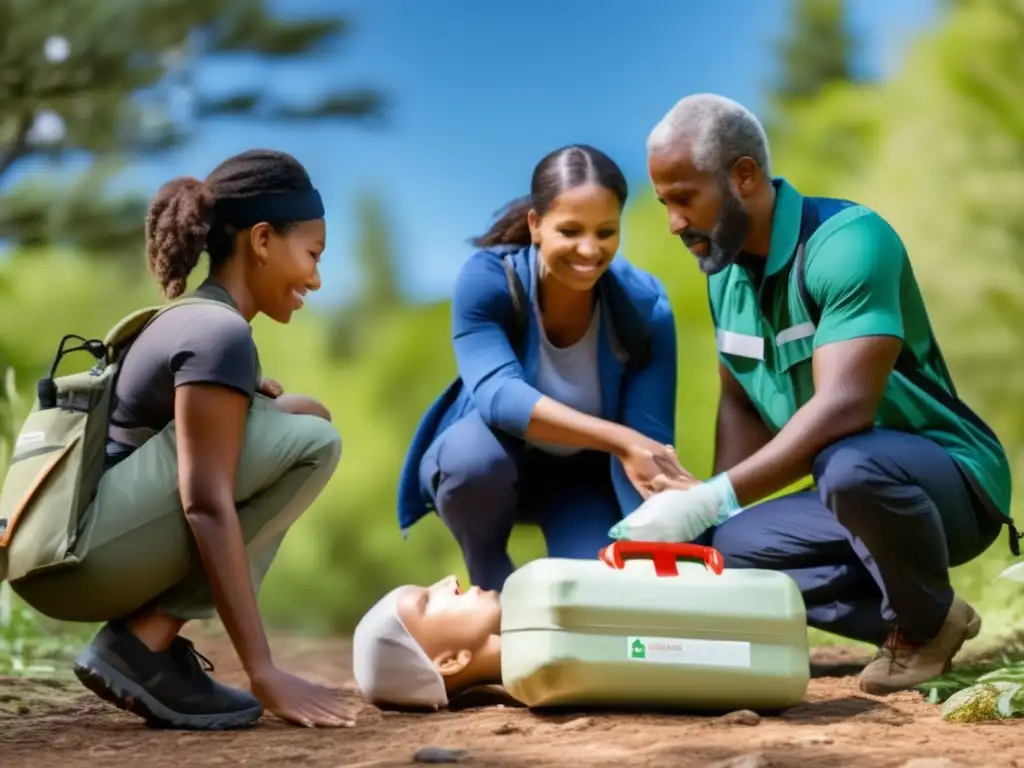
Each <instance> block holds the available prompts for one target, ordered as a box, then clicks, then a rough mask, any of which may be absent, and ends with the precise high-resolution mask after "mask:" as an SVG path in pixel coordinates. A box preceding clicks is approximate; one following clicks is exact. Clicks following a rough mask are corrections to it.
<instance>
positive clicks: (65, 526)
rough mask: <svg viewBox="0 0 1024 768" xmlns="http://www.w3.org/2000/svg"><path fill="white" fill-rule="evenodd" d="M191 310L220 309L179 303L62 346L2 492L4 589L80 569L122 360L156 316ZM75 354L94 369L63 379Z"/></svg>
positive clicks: (39, 389) (0, 574) (0, 568)
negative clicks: (81, 540) (78, 546)
mask: <svg viewBox="0 0 1024 768" xmlns="http://www.w3.org/2000/svg"><path fill="white" fill-rule="evenodd" d="M193 303H206V304H209V303H214V304H216V303H223V302H218V301H216V300H215V299H207V298H199V297H196V296H190V297H187V298H180V299H177V300H175V301H172V302H170V303H168V304H164V305H162V306H156V307H147V308H145V309H140V310H137V311H135V312H133V313H131V314H130V315H128V316H126V317H125V318H123V319H122V320H121V321H120V322H119V323H117V324H116V325H115V326H114V327H113V328H112V329H111V330H110V332H109V333H108V334H107V335H106V338H104V339H102V340H100V339H84V338H82V337H81V336H77V335H75V334H69V335H67V336H65V337H64V338H63V339H61V341H60V344H59V345H58V348H57V354H56V355H55V356H54V359H53V364H52V365H51V366H50V371H49V375H47V376H45V377H43V378H41V379H40V380H39V381H38V382H37V384H36V399H35V402H34V403H33V406H32V409H31V411H30V412H29V414H28V416H27V417H26V419H25V422H24V424H22V426H21V430H20V431H19V433H18V436H17V439H16V441H15V443H14V446H13V450H12V452H11V462H10V467H9V468H8V470H7V475H6V477H4V480H3V485H2V486H0V581H3V580H5V579H7V580H9V581H11V582H15V581H17V580H19V579H22V578H25V577H26V576H31V575H34V574H39V573H43V572H46V571H50V570H55V569H58V568H68V567H73V566H74V565H76V564H77V563H78V562H80V561H81V559H82V557H83V556H84V553H83V552H79V551H76V550H75V543H76V540H77V538H78V536H79V534H80V533H81V532H82V524H83V522H84V521H83V514H84V513H85V511H86V509H87V508H88V507H89V504H90V503H92V500H93V498H94V497H95V496H96V490H97V488H98V486H99V482H100V478H101V477H102V476H103V471H104V464H105V461H106V449H107V429H108V425H109V423H110V416H111V411H112V408H113V392H114V384H115V382H116V381H117V374H118V371H119V370H120V367H121V363H122V361H123V360H124V355H125V353H126V352H127V351H128V348H129V346H130V345H131V343H132V342H133V341H134V340H135V338H136V337H138V335H139V334H140V333H141V332H142V331H143V329H144V328H145V327H146V326H147V325H149V323H151V322H152V321H153V320H154V319H156V318H157V317H158V316H159V315H161V314H163V313H164V312H166V311H167V310H169V309H173V308H174V307H178V306H182V305H183V304H193ZM69 342H72V343H73V342H79V343H78V344H77V345H76V346H69ZM73 352H88V353H89V354H91V355H92V357H93V358H94V359H95V361H96V363H95V365H93V367H92V368H91V369H89V370H88V371H84V372H80V373H72V374H68V375H65V376H58V375H57V369H58V367H59V366H60V363H61V361H62V360H63V359H64V357H65V356H66V355H68V354H71V353H73Z"/></svg>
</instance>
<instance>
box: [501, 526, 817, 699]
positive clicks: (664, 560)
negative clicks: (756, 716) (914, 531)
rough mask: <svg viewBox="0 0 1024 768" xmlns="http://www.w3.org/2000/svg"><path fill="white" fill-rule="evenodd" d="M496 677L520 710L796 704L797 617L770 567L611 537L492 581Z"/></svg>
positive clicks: (799, 664) (806, 674) (801, 679)
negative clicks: (586, 554) (497, 593)
mask: <svg viewBox="0 0 1024 768" xmlns="http://www.w3.org/2000/svg"><path fill="white" fill-rule="evenodd" d="M501 600H502V620H501V673H502V682H503V685H504V687H505V689H506V690H507V691H508V692H509V693H510V694H511V695H512V696H513V697H515V698H516V699H517V700H518V701H520V702H522V703H523V704H525V705H527V706H528V707H538V708H539V707H565V706H605V707H617V706H620V707H621V706H627V707H651V708H670V709H691V710H693V709H705V710H717V709H742V708H745V709H755V710H760V711H765V710H778V709H785V708H787V707H790V706H793V705H795V704H799V703H801V702H802V701H804V699H805V696H806V693H807V684H808V681H809V679H810V658H809V652H808V645H807V615H806V609H805V606H804V601H803V597H802V596H801V594H800V590H799V588H798V587H797V585H796V583H795V582H794V581H793V579H792V578H790V577H789V576H788V575H786V574H784V573H781V572H779V571H769V570H756V569H726V568H724V567H723V560H722V555H721V554H720V553H719V552H718V551H717V550H715V549H712V548H710V547H703V546H699V545H695V544H670V543H663V542H637V541H617V542H615V543H613V544H611V545H610V546H608V547H606V548H605V549H603V550H601V552H600V554H599V556H598V558H597V559H596V560H591V561H588V560H565V559H557V558H543V559H539V560H534V561H532V562H530V563H527V564H526V565H524V566H523V567H522V568H519V569H518V570H516V571H515V572H514V573H513V574H512V575H511V576H510V577H509V578H508V580H507V581H506V582H505V585H504V587H503V589H502V597H501Z"/></svg>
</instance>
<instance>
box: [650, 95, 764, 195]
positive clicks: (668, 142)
mask: <svg viewBox="0 0 1024 768" xmlns="http://www.w3.org/2000/svg"><path fill="white" fill-rule="evenodd" d="M681 144H682V145H688V146H689V148H690V152H691V154H692V156H693V163H694V165H695V166H696V168H697V169H698V170H701V171H705V172H708V173H717V172H721V171H727V170H728V169H729V168H730V167H731V166H732V164H733V163H735V162H736V161H737V160H739V159H740V158H741V157H750V158H753V160H754V162H755V163H757V165H758V166H759V167H760V169H761V172H762V173H763V174H764V175H765V176H767V177H769V178H770V177H771V173H772V171H771V155H770V153H769V151H768V137H767V136H766V135H765V132H764V128H762V127H761V123H760V122H759V121H758V119H757V118H756V117H754V115H753V113H752V112H751V111H750V110H748V109H747V108H746V107H744V106H743V105H741V104H738V103H737V102H735V101H733V100H732V99H727V98H726V97H724V96H718V95H716V94H713V93H697V94H694V95H692V96H687V97H685V98H683V99H680V100H679V101H678V102H676V105H675V106H674V107H672V109H670V110H669V112H668V114H666V115H665V116H664V117H663V118H662V119H661V121H660V122H659V123H658V124H657V125H656V126H654V130H652V131H651V133H650V135H649V136H648V137H647V153H648V154H649V155H653V154H656V153H658V152H662V151H664V150H666V149H672V148H675V147H678V146H680V145H681Z"/></svg>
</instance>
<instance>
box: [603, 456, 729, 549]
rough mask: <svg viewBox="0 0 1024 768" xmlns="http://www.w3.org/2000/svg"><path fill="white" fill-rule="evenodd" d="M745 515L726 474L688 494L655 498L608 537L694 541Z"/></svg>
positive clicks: (672, 493)
mask: <svg viewBox="0 0 1024 768" xmlns="http://www.w3.org/2000/svg"><path fill="white" fill-rule="evenodd" d="M741 511H743V508H742V507H741V506H740V505H739V502H738V501H737V500H736V493H735V491H733V488H732V483H731V482H729V476H728V475H726V474H725V473H724V472H723V473H722V474H720V475H716V476H715V477H713V478H711V479H710V480H708V481H707V482H705V483H701V484H700V485H695V486H694V487H692V488H688V489H687V490H685V491H680V490H674V489H673V490H667V491H661V492H660V493H656V494H654V495H653V496H651V497H650V498H649V499H647V501H645V502H644V503H643V504H641V505H640V506H639V507H637V508H636V509H635V510H634V511H633V512H631V513H630V514H629V515H627V516H626V517H625V518H623V519H622V520H620V521H619V522H618V523H616V524H615V525H613V526H612V528H611V530H610V531H608V536H609V537H611V538H613V539H626V540H631V541H669V542H688V541H693V540H694V539H696V538H697V537H698V536H700V535H701V534H702V533H704V532H705V531H706V530H707V529H708V528H711V527H712V526H714V525H720V524H721V523H724V522H725V521H726V520H728V519H729V518H730V517H732V516H733V515H736V514H738V513H739V512H741Z"/></svg>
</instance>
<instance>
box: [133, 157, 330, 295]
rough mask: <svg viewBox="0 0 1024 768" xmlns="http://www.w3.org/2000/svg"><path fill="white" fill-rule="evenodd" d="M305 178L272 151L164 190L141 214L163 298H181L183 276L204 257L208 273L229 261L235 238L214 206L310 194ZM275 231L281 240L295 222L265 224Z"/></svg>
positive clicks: (293, 161)
mask: <svg viewBox="0 0 1024 768" xmlns="http://www.w3.org/2000/svg"><path fill="white" fill-rule="evenodd" d="M312 186H313V185H312V182H311V181H310V178H309V174H308V173H307V172H306V169H305V168H303V167H302V164H301V163H300V162H299V161H298V160H296V159H295V158H294V157H292V156H291V155H288V154H285V153H284V152H275V151H273V150H265V149H255V150H250V151H248V152H243V153H242V154H240V155H235V156H234V157H231V158H229V159H227V160H225V161H224V162H223V163H221V164H220V165H218V166H217V167H216V168H215V169H214V170H213V172H212V173H211V174H210V175H209V176H208V177H207V178H206V181H200V180H199V179H194V178H190V177H181V178H177V179H174V180H172V181H169V182H167V183H166V184H164V185H163V186H162V187H161V188H160V190H159V191H158V192H157V193H156V195H155V196H154V198H153V201H152V202H151V203H150V205H149V211H148V212H147V214H146V253H147V257H148V260H149V269H150V271H151V272H152V273H153V276H154V277H156V279H157V282H158V283H159V284H160V288H161V290H162V291H163V294H164V295H165V296H166V297H167V298H169V299H174V298H177V297H178V296H180V295H181V294H182V293H183V292H184V290H185V286H186V283H187V281H188V276H189V274H191V272H192V270H193V269H195V267H196V265H197V264H198V263H199V257H200V256H201V255H202V253H203V251H206V253H207V254H209V257H210V271H211V272H213V271H215V270H216V269H218V268H219V267H220V266H221V265H222V264H223V263H224V262H226V261H227V260H228V259H229V258H231V255H232V251H233V249H234V238H235V235H236V234H237V233H238V230H236V229H235V228H234V227H232V226H231V225H230V224H228V223H227V222H225V221H223V220H221V219H218V217H217V215H216V204H217V203H218V202H219V201H222V200H232V201H235V202H236V203H239V202H240V203H242V204H244V200H245V199H246V198H249V197H255V196H258V195H266V194H274V193H280V192H294V191H303V190H308V189H312ZM270 224H271V226H273V228H274V230H275V231H277V232H279V233H281V234H285V233H287V232H288V231H289V230H290V229H291V228H293V227H294V226H295V224H296V222H289V221H279V222H270Z"/></svg>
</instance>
